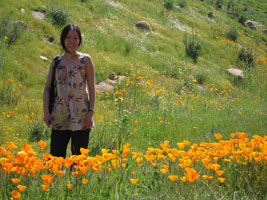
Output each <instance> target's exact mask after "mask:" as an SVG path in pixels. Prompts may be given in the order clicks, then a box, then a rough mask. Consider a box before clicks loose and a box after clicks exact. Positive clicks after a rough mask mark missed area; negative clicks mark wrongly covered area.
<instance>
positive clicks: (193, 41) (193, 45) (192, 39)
mask: <svg viewBox="0 0 267 200" xmlns="http://www.w3.org/2000/svg"><path fill="white" fill-rule="evenodd" d="M183 42H184V44H185V53H186V55H187V56H189V57H191V58H192V59H193V60H194V63H196V62H197V58H198V56H199V54H200V50H201V45H200V42H199V39H198V37H197V32H194V31H193V34H191V35H190V36H189V38H188V36H187V34H185V36H184V40H183Z"/></svg>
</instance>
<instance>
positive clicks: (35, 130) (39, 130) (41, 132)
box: [29, 122, 51, 142]
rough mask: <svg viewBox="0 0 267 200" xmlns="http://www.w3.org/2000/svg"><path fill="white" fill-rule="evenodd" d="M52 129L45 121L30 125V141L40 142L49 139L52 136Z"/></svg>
mask: <svg viewBox="0 0 267 200" xmlns="http://www.w3.org/2000/svg"><path fill="white" fill-rule="evenodd" d="M50 135H51V133H50V130H49V129H48V128H47V127H46V125H45V124H44V123H43V122H36V123H34V124H33V125H31V126H30V129H29V142H38V141H40V140H47V139H48V138H50Z"/></svg>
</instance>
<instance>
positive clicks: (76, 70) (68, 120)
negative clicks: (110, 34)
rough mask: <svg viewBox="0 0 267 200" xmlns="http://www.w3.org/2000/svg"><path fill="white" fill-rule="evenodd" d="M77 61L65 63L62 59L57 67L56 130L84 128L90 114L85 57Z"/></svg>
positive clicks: (54, 127)
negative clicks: (69, 63)
mask: <svg viewBox="0 0 267 200" xmlns="http://www.w3.org/2000/svg"><path fill="white" fill-rule="evenodd" d="M86 56H89V55H87V54H83V55H81V56H80V58H79V59H77V63H75V64H72V65H63V62H62V59H61V61H60V63H59V65H58V67H57V68H56V74H55V79H56V85H57V97H56V100H55V104H54V107H53V110H52V115H51V117H52V128H53V129H55V130H72V131H77V130H83V129H84V126H85V119H86V116H87V114H88V108H89V98H88V93H87V81H86V69H85V65H84V64H85V57H86Z"/></svg>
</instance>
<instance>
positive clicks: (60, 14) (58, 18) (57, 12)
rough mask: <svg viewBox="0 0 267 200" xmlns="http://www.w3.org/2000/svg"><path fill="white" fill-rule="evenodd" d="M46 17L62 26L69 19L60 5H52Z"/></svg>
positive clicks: (54, 23)
mask: <svg viewBox="0 0 267 200" xmlns="http://www.w3.org/2000/svg"><path fill="white" fill-rule="evenodd" d="M47 17H48V19H49V20H50V21H51V23H52V24H53V25H56V26H64V25H65V24H66V23H67V22H68V19H69V13H68V12H67V11H66V10H64V9H63V8H61V7H53V8H51V9H49V10H48V14H47Z"/></svg>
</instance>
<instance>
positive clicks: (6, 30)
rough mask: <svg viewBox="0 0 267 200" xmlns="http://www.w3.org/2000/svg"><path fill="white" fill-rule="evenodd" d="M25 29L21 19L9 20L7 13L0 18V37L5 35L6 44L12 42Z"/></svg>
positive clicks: (25, 25)
mask: <svg viewBox="0 0 267 200" xmlns="http://www.w3.org/2000/svg"><path fill="white" fill-rule="evenodd" d="M26 29H27V24H26V23H25V22H23V21H11V19H10V17H9V16H8V14H7V13H3V14H2V16H1V18H0V38H4V37H7V39H6V40H7V46H10V45H12V44H14V43H15V42H16V41H17V40H18V39H19V38H20V37H21V36H22V34H23V32H25V31H26Z"/></svg>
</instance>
